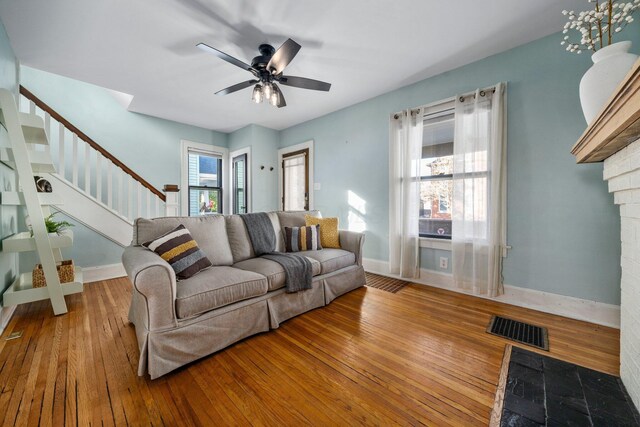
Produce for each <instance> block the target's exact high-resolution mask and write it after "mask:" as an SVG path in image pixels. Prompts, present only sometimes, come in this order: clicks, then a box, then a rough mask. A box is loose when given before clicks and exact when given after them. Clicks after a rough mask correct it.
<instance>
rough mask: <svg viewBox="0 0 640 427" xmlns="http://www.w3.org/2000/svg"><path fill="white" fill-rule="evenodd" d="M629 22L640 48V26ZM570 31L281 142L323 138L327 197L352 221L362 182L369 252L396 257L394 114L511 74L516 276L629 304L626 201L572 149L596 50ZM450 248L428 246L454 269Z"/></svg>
mask: <svg viewBox="0 0 640 427" xmlns="http://www.w3.org/2000/svg"><path fill="white" fill-rule="evenodd" d="M633 29H635V30H637V26H634V27H633ZM627 33H628V37H630V38H631V39H632V40H633V41H634V44H635V49H634V50H635V51H636V52H637V48H638V45H640V37H639V36H640V31H628V32H627ZM560 40H561V36H560V34H559V33H558V34H554V35H552V36H549V37H546V38H543V39H540V40H537V41H534V42H532V43H529V44H526V45H523V46H520V47H518V48H515V49H513V50H510V51H507V52H504V53H501V54H498V55H495V56H492V57H490V58H487V59H484V60H481V61H478V62H475V63H472V64H470V65H467V66H464V67H461V68H458V69H455V70H452V71H449V72H446V73H443V74H440V75H438V76H435V77H431V78H428V79H426V80H423V81H420V82H418V83H416V84H413V85H410V86H406V87H403V88H401V89H398V90H395V91H393V92H390V93H386V94H384V95H381V96H378V97H376V98H373V99H370V100H368V101H365V102H362V103H359V104H356V105H353V106H351V107H348V108H345V109H342V110H339V111H336V112H333V113H331V114H328V115H326V116H323V117H320V118H317V119H314V120H311V121H308V122H305V123H302V124H299V125H297V126H293V127H291V128H288V129H285V130H283V131H281V144H280V146H281V147H286V146H289V145H293V144H297V143H300V142H303V141H307V140H309V139H313V140H314V141H315V159H316V160H315V169H314V173H315V181H316V182H318V183H321V184H322V190H321V191H316V192H315V195H314V196H315V206H316V208H318V209H320V210H321V211H322V212H323V214H324V215H337V216H338V217H339V218H340V222H341V224H342V226H343V227H346V226H347V225H348V214H349V210H350V209H353V207H350V206H349V202H348V192H349V191H351V192H353V193H355V194H356V195H357V196H358V197H360V198H361V199H363V200H364V201H365V205H366V212H365V214H364V215H363V217H364V220H365V222H366V227H367V237H366V243H365V248H364V256H365V257H366V258H372V259H376V260H383V261H387V260H388V258H389V252H388V230H389V227H388V222H389V206H388V203H389V191H388V190H389V184H388V181H389V175H388V165H389V156H388V153H389V145H388V140H389V128H388V123H389V115H390V114H391V113H393V112H396V111H400V110H402V109H405V108H409V107H414V106H419V105H423V104H427V103H430V102H435V101H438V100H441V99H446V98H450V97H452V96H454V95H456V94H460V93H464V92H468V91H472V90H475V89H476V88H481V87H486V86H491V85H493V84H495V83H497V82H499V81H505V82H508V91H507V93H508V163H507V168H508V202H507V205H508V221H507V228H508V236H507V237H508V244H509V245H511V246H512V247H513V249H512V250H511V251H510V252H509V256H508V258H507V259H506V260H505V263H504V278H505V283H506V284H509V285H514V286H520V287H524V288H531V289H536V290H540V291H546V292H551V293H556V294H561V295H569V296H574V297H578V298H584V299H588V300H595V301H600V302H605V303H612V304H619V302H620V267H619V265H620V237H619V236H620V223H619V221H620V219H619V213H618V208H617V206H615V205H614V204H613V197H612V195H610V194H609V193H608V192H607V187H606V184H605V183H604V182H603V180H602V164H592V165H576V163H575V159H574V157H573V156H572V155H571V154H570V149H571V147H572V145H573V144H574V143H575V142H576V141H577V140H578V138H579V137H580V135H581V133H582V132H583V131H584V129H585V127H586V123H585V121H584V118H583V116H582V113H581V109H580V101H579V98H578V85H579V82H580V78H581V76H582V75H583V74H584V72H585V71H586V70H587V69H588V67H589V66H590V59H589V56H588V55H584V54H583V55H575V54H568V53H566V52H565V51H564V50H563V49H562V47H561V46H560V44H559V43H560ZM440 256H446V257H447V256H448V257H450V252H447V251H434V250H430V249H423V250H422V254H421V264H422V267H423V268H427V269H432V270H437V271H442V270H440V269H439V257H440ZM449 265H451V260H449ZM449 270H450V267H449Z"/></svg>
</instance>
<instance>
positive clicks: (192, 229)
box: [132, 215, 233, 266]
mask: <svg viewBox="0 0 640 427" xmlns="http://www.w3.org/2000/svg"><path fill="white" fill-rule="evenodd" d="M180 224H182V225H184V226H185V228H186V229H187V230H189V233H191V236H192V237H193V239H194V240H195V241H196V242H197V243H198V246H199V247H200V249H202V251H203V252H204V253H205V255H206V256H207V258H209V260H210V261H211V264H213V265H228V266H230V265H233V255H232V253H231V247H230V246H229V238H228V237H227V227H226V224H225V219H224V217H223V216H222V215H202V216H193V217H164V218H154V219H144V218H138V219H136V222H135V223H134V225H133V242H132V243H133V245H141V244H143V243H144V242H148V241H150V240H153V239H155V238H157V237H158V236H162V235H163V234H165V233H167V232H169V231H171V230H173V229H174V228H176V227H177V226H178V225H180Z"/></svg>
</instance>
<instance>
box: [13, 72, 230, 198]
mask: <svg viewBox="0 0 640 427" xmlns="http://www.w3.org/2000/svg"><path fill="white" fill-rule="evenodd" d="M20 77H21V84H22V85H23V86H24V87H26V88H27V89H29V90H30V91H31V92H33V93H34V94H35V95H36V96H37V97H38V98H40V99H41V100H42V101H44V102H45V103H47V104H48V105H49V106H50V107H52V108H53V109H54V110H56V111H57V112H58V113H60V114H61V115H62V116H63V117H64V118H66V119H67V120H69V121H70V122H71V123H72V124H73V125H75V126H76V127H77V128H78V129H80V130H81V131H82V132H84V133H85V134H87V135H88V136H89V137H90V138H92V139H93V140H94V141H96V142H97V143H98V144H100V145H101V146H103V147H104V148H105V149H106V150H107V151H109V152H110V153H111V154H113V155H114V156H115V157H116V158H118V159H119V160H121V161H122V162H123V163H124V164H126V165H127V166H129V167H130V168H131V169H133V171H134V172H136V173H137V174H138V175H140V176H142V177H143V178H144V179H145V180H147V181H149V183H151V184H152V185H153V186H155V187H156V188H159V189H161V188H162V187H163V186H164V184H180V140H181V139H186V140H189V141H194V142H200V143H204V144H212V145H217V146H221V147H226V146H227V134H225V133H222V132H216V131H211V130H208V129H203V128H199V127H195V126H190V125H185V124H182V123H177V122H173V121H170V120H164V119H159V118H156V117H151V116H147V115H144V114H138V113H132V112H130V111H127V110H126V108H124V107H123V106H122V105H121V104H119V103H118V102H117V101H116V99H115V98H114V97H113V96H112V95H111V94H110V93H109V92H108V91H107V90H105V89H104V88H101V87H99V86H94V85H92V84H89V83H84V82H81V81H78V80H74V79H70V78H67V77H63V76H59V75H57V74H52V73H47V72H45V71H40V70H36V69H34V68H30V67H25V66H23V67H21V76H20ZM141 159H144V161H141Z"/></svg>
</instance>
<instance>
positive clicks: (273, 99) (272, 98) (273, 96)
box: [269, 91, 278, 107]
mask: <svg viewBox="0 0 640 427" xmlns="http://www.w3.org/2000/svg"><path fill="white" fill-rule="evenodd" d="M269 104H271V105H273V106H274V107H277V106H278V92H276V91H273V93H271V96H270V97H269Z"/></svg>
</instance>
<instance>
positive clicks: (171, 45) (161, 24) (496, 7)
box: [0, 0, 588, 132]
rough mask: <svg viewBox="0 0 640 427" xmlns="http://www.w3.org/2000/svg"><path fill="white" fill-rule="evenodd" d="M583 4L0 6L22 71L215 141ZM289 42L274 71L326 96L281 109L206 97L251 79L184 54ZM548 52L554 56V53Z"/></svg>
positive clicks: (450, 62) (244, 94)
mask: <svg viewBox="0 0 640 427" xmlns="http://www.w3.org/2000/svg"><path fill="white" fill-rule="evenodd" d="M585 5H588V4H587V3H586V2H585V1H584V0H562V1H558V0H530V1H524V0H484V1H479V0H457V1H441V0H440V1H436V0H348V1H347V0H323V1H311V0H260V1H257V0H227V1H223V0H163V1H149V0H146V1H143V0H137V1H135V0H121V1H77V0H56V1H51V0H20V1H16V0H0V17H1V19H2V22H3V23H4V25H5V27H6V29H7V32H8V34H9V38H10V40H11V44H12V46H13V48H14V50H15V52H16V55H17V56H18V58H19V59H20V61H21V63H22V64H24V65H28V66H30V67H34V68H38V69H41V70H45V71H49V72H53V73H57V74H61V75H64V76H68V77H72V78H74V79H78V80H82V81H86V82H89V83H93V84H96V85H99V86H103V87H106V88H109V89H113V90H116V91H120V92H124V93H127V94H131V95H133V101H132V102H131V104H130V106H129V109H130V110H131V111H135V112H139V113H144V114H149V115H152V116H157V117H162V118H165V119H170V120H175V121H178V122H183V123H188V124H193V125H197V126H201V127H204V128H209V129H215V130H219V131H223V132H229V131H233V130H235V129H238V128H240V127H243V126H245V125H247V124H250V123H256V124H260V125H263V126H267V127H270V128H274V129H283V128H286V127H289V126H292V125H295V124H297V123H301V122H304V121H306V120H309V119H312V118H315V117H318V116H321V115H324V114H327V113H329V112H332V111H335V110H338V109H340V108H343V107H346V106H349V105H352V104H355V103H357V102H360V101H363V100H366V99H369V98H372V97H374V96H377V95H380V94H382V93H385V92H388V91H390V90H393V89H396V88H399V87H402V86H405V85H407V84H410V83H413V82H416V81H419V80H422V79H424V78H426V77H429V76H432V75H435V74H438V73H441V72H443V71H447V70H450V69H453V68H456V67H459V66H461V65H464V64H467V63H470V62H473V61H476V60H478V59H481V58H485V57H487V56H490V55H493V54H495V53H498V52H502V51H504V50H507V49H510V48H513V47H515V46H518V45H521V44H523V43H526V42H529V41H532V40H535V39H538V38H540V37H543V36H546V35H548V34H551V33H554V32H556V31H559V30H560V29H562V25H563V24H564V18H565V17H564V16H562V14H561V13H560V12H561V10H562V9H568V8H584V7H585ZM288 37H291V38H292V39H294V40H295V41H297V42H298V43H299V44H301V45H302V49H301V50H300V52H299V53H298V56H297V57H296V58H295V59H294V60H293V62H291V64H290V65H289V66H288V67H287V69H286V71H285V74H290V75H296V76H302V77H308V78H313V79H318V80H323V81H327V82H330V83H332V87H331V91H330V92H328V93H327V92H315V91H309V90H304V89H297V88H291V87H282V91H283V93H284V96H285V98H286V101H287V104H288V106H287V107H285V108H281V109H277V108H274V107H271V106H270V105H268V104H260V105H256V104H254V103H252V102H251V101H250V98H251V90H250V89H245V90H242V91H239V92H236V93H234V94H231V95H227V96H215V95H214V92H216V91H218V90H220V89H223V88H225V87H227V86H230V85H232V84H235V83H239V82H241V81H244V80H248V79H250V78H251V77H252V76H251V74H250V73H248V72H246V71H243V70H241V69H239V68H236V67H234V66H233V65H231V64H229V63H226V62H224V61H222V60H221V59H219V58H217V57H215V56H213V55H210V54H207V53H205V52H203V51H201V50H199V49H197V48H196V47H195V45H196V44H197V43H198V42H204V43H207V44H209V45H211V46H214V47H216V48H218V49H220V50H222V51H224V52H226V53H228V54H230V55H232V56H235V57H236V58H238V59H241V60H243V61H245V62H248V63H250V62H251V58H253V57H254V56H256V55H258V51H257V48H258V45H259V44H261V43H269V44H272V45H273V46H274V47H276V48H277V47H278V46H280V44H281V43H282V42H284V41H285V40H286V39H287V38H288ZM558 49H561V47H560V46H558Z"/></svg>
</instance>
